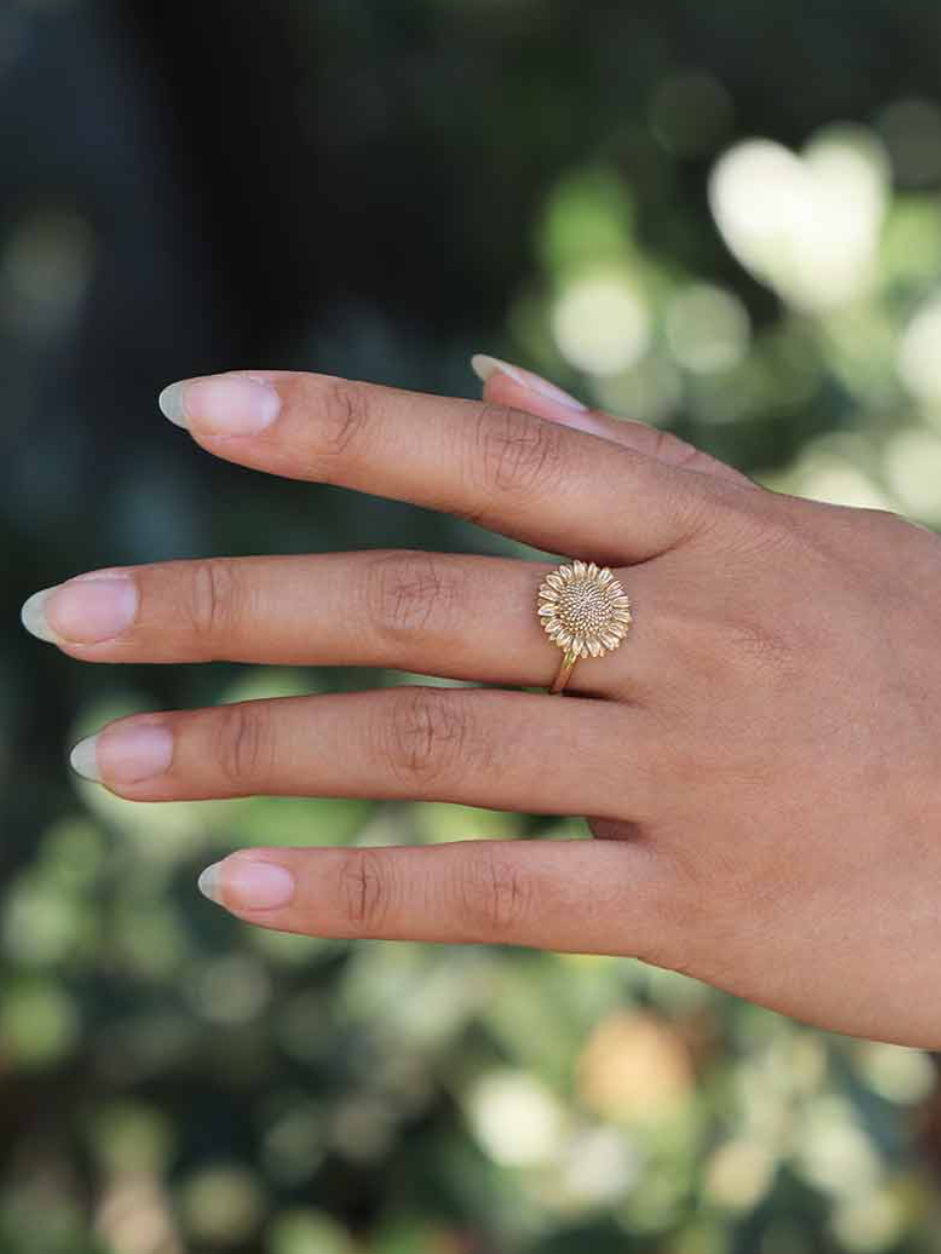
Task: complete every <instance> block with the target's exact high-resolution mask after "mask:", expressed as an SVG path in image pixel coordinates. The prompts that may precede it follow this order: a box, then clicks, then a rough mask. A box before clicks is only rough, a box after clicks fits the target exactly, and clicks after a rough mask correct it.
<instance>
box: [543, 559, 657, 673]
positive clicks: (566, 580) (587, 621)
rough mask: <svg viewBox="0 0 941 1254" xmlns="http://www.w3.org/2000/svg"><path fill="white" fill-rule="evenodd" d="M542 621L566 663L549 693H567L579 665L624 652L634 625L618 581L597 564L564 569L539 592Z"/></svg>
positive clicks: (550, 577)
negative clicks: (616, 650) (617, 650)
mask: <svg viewBox="0 0 941 1254" xmlns="http://www.w3.org/2000/svg"><path fill="white" fill-rule="evenodd" d="M537 614H538V615H539V621H540V622H541V623H542V626H543V629H544V630H545V632H546V633H547V635H548V636H549V639H550V640H551V641H552V643H553V644H555V645H556V646H557V647H558V648H559V649H561V650H562V653H563V658H562V662H561V665H560V666H559V671H558V674H557V675H556V677H555V680H554V682H553V684H552V687H551V688H550V689H549V691H550V693H553V694H555V693H561V692H564V691H565V688H566V687H567V685H568V682H569V680H570V679H571V677H572V672H573V671H574V670H575V665H576V663H577V662H578V661H579V660H580V659H582V658H601V657H604V656H605V655H606V654H608V653H613V652H614V650H615V649H618V648H620V647H621V645H622V644H623V643H624V640H625V638H626V636H627V633H628V631H629V630H630V627H631V623H632V622H633V615H632V614H631V602H630V598H629V597H628V595H627V593H626V592H625V591H624V589H623V587H622V586H621V584H620V581H619V580H617V579H615V577H614V575H613V574H612V573H611V571H610V570H609V569H608V568H607V567H606V566H604V567H599V566H597V565H596V564H595V563H594V562H581V561H573V562H571V563H568V562H566V563H563V564H562V565H561V566H559V567H557V569H556V570H554V571H553V572H552V574H550V575H547V576H546V578H545V580H544V582H543V583H542V586H541V587H540V589H539V604H538V608H537Z"/></svg>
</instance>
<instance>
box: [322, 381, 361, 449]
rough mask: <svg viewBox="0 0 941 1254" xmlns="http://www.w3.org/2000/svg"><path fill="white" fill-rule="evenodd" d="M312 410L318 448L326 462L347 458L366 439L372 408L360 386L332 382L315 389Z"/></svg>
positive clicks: (354, 383) (359, 384)
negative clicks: (315, 417)
mask: <svg viewBox="0 0 941 1254" xmlns="http://www.w3.org/2000/svg"><path fill="white" fill-rule="evenodd" d="M314 407H315V408H316V411H317V428H318V436H319V444H320V448H321V451H322V453H323V454H324V456H326V457H327V458H328V459H334V458H343V457H345V456H349V455H350V454H351V453H352V452H354V451H355V450H356V449H357V447H358V446H359V445H360V444H361V443H362V442H363V441H364V440H365V439H367V438H368V432H369V429H370V425H371V417H372V407H371V405H370V401H369V390H368V388H367V387H366V386H365V385H364V384H362V383H356V382H354V381H351V380H349V379H336V380H333V381H331V382H330V383H329V384H327V386H326V388H319V389H318V395H317V399H316V404H315V406H314Z"/></svg>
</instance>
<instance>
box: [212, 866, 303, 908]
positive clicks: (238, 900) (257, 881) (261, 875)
mask: <svg viewBox="0 0 941 1254" xmlns="http://www.w3.org/2000/svg"><path fill="white" fill-rule="evenodd" d="M197 884H198V887H199V891H200V892H201V893H202V895H203V896H204V897H208V898H209V900H210V901H214V902H215V903H216V905H217V906H225V907H226V908H227V909H229V910H276V909H278V908H279V907H280V906H286V905H287V904H288V902H290V900H291V899H292V897H293V896H294V890H295V887H296V884H295V880H294V876H293V875H292V874H291V872H290V871H289V870H287V868H286V867H283V866H278V865H277V864H276V863H274V862H251V861H249V860H248V859H245V858H238V857H235V858H226V859H225V860H224V861H223V862H214V863H213V864H212V866H207V867H206V869H205V871H203V873H202V875H200V877H199V880H198V881H197ZM223 895H224V896H225V900H224V901H223Z"/></svg>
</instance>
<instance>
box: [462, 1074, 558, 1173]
mask: <svg viewBox="0 0 941 1254" xmlns="http://www.w3.org/2000/svg"><path fill="white" fill-rule="evenodd" d="M467 1110H468V1116H469V1119H470V1123H471V1127H472V1128H473V1131H474V1134H475V1135H476V1137H477V1140H478V1141H479V1142H480V1144H481V1145H482V1146H483V1148H484V1150H485V1151H486V1152H487V1153H488V1154H489V1155H490V1157H491V1158H492V1159H493V1160H494V1162H497V1163H500V1164H501V1165H503V1166H505V1167H530V1166H535V1165H538V1164H540V1163H546V1162H551V1161H552V1160H553V1159H555V1158H556V1157H557V1156H558V1154H559V1152H560V1149H561V1147H562V1145H563V1143H564V1140H565V1137H566V1125H567V1122H568V1119H567V1114H566V1111H565V1108H564V1107H563V1106H562V1104H561V1103H560V1102H559V1101H557V1100H556V1098H555V1097H554V1096H553V1094H552V1093H551V1092H550V1091H549V1090H548V1089H547V1088H546V1087H545V1085H543V1084H540V1082H539V1081H538V1080H536V1079H535V1078H534V1077H533V1076H531V1075H529V1074H528V1073H527V1072H525V1071H515V1070H511V1069H509V1068H506V1069H503V1070H497V1071H490V1072H487V1073H486V1074H485V1075H483V1076H482V1077H481V1078H480V1079H479V1080H478V1081H477V1083H476V1084H475V1085H474V1087H473V1088H472V1090H471V1092H470V1094H469V1095H468V1099H467Z"/></svg>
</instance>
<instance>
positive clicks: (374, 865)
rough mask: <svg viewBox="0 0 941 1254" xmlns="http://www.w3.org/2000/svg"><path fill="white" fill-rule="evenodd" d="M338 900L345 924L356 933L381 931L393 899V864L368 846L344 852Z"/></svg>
mask: <svg viewBox="0 0 941 1254" xmlns="http://www.w3.org/2000/svg"><path fill="white" fill-rule="evenodd" d="M337 887H338V892H337V901H338V903H339V909H340V913H341V916H342V921H343V925H344V927H345V928H346V929H347V930H349V931H350V932H351V933H352V934H353V935H354V936H367V935H370V934H372V933H375V932H380V931H381V930H382V926H383V923H384V921H385V919H386V917H387V915H388V912H389V905H390V902H391V900H392V889H393V881H392V866H391V862H390V861H389V860H388V859H383V858H381V857H380V856H379V855H378V854H376V853H374V852H372V851H371V850H369V849H350V850H346V851H344V852H343V854H342V856H341V859H340V866H339V871H338V885H337Z"/></svg>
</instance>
